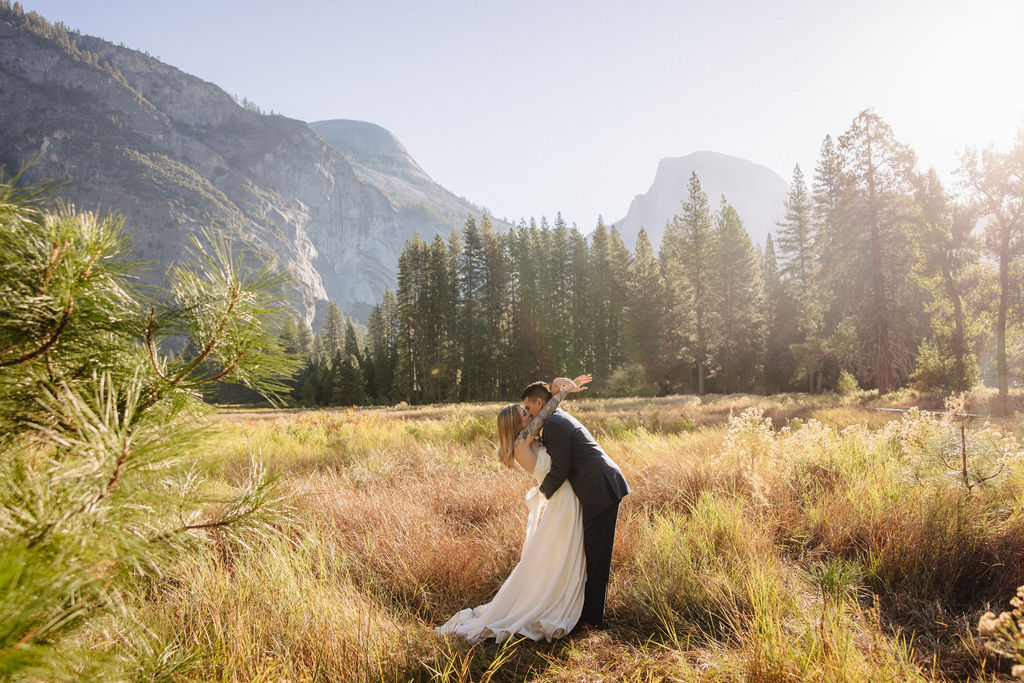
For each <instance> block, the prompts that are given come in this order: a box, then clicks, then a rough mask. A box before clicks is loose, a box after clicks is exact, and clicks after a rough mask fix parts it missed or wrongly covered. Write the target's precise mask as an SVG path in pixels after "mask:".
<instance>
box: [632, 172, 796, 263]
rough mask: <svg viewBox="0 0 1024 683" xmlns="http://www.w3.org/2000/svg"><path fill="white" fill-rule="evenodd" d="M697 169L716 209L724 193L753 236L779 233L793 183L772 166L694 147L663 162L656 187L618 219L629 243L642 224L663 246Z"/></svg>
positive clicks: (758, 238) (756, 240)
mask: <svg viewBox="0 0 1024 683" xmlns="http://www.w3.org/2000/svg"><path fill="white" fill-rule="evenodd" d="M693 172H696V173H697V177H699V178H700V184H701V189H702V190H704V193H705V194H706V195H707V196H708V203H709V205H710V206H711V209H712V211H717V210H718V206H719V202H720V201H721V198H722V195H723V194H724V195H725V198H726V200H727V201H728V202H729V203H730V204H732V206H733V207H734V208H735V209H736V212H737V213H739V215H740V218H741V219H743V225H744V227H746V229H747V232H748V233H750V237H751V239H752V240H753V241H754V243H755V244H760V245H762V246H763V245H764V242H765V238H766V237H767V235H768V233H774V232H775V230H776V228H775V222H776V221H778V220H781V219H782V216H783V214H784V213H785V210H784V208H783V202H784V201H785V199H786V193H787V192H788V191H789V186H788V185H787V184H786V181H785V180H783V179H782V178H781V177H780V176H779V175H778V174H777V173H776V172H775V171H773V170H771V169H770V168H767V167H765V166H761V165H759V164H755V163H753V162H751V161H747V160H746V159H740V158H738V157H733V156H729V155H726V154H719V153H718V152H695V153H693V154H689V155H687V156H685V157H672V158H667V159H662V160H661V162H659V163H658V172H657V174H656V175H655V177H654V184H652V185H651V189H650V190H648V191H647V193H646V194H640V195H637V196H636V197H635V198H634V199H633V201H632V203H631V204H630V205H629V211H628V212H627V213H626V217H625V218H623V219H622V220H620V221H618V222H617V223H615V227H616V228H617V229H618V231H619V233H620V234H621V235H622V240H623V242H625V244H626V246H628V247H630V248H632V247H633V245H634V244H635V243H636V237H637V234H638V233H639V232H640V228H641V227H643V228H644V229H645V230H646V231H647V236H648V238H650V240H651V243H652V244H653V245H654V247H655V249H657V248H658V245H659V244H661V237H662V235H664V234H665V222H666V221H669V220H671V219H672V217H673V216H674V215H676V214H678V213H679V212H680V210H681V207H682V202H684V201H686V200H687V194H688V191H689V186H690V174H691V173H693Z"/></svg>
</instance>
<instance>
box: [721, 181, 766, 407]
mask: <svg viewBox="0 0 1024 683" xmlns="http://www.w3.org/2000/svg"><path fill="white" fill-rule="evenodd" d="M713 245H714V251H713V254H714V258H713V265H714V267H715V269H716V271H717V273H716V286H715V288H714V290H713V295H714V300H713V306H714V312H715V319H716V320H717V324H718V332H719V342H718V344H717V346H716V348H715V349H714V352H715V355H716V361H715V366H716V367H717V368H719V370H718V372H719V376H720V380H719V381H718V382H716V384H717V385H718V386H719V388H720V389H722V390H725V391H728V392H735V391H752V390H753V389H754V385H755V383H756V382H757V380H758V379H759V376H760V370H761V366H760V362H761V359H762V357H763V349H764V319H763V314H762V308H763V301H764V297H763V292H762V289H761V269H760V266H759V263H758V255H757V251H756V250H755V249H754V245H753V243H752V242H751V240H750V235H748V234H747V231H746V229H745V228H744V227H743V223H742V221H741V220H740V217H739V214H737V213H736V210H735V209H734V208H733V207H732V206H731V205H729V203H728V202H727V201H726V199H725V197H722V202H721V206H720V208H719V211H718V214H717V215H716V217H715V239H714V241H713Z"/></svg>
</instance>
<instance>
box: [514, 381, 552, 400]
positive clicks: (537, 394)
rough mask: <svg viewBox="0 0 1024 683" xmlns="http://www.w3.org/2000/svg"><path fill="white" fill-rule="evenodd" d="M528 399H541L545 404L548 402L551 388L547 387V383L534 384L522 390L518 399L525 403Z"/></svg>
mask: <svg viewBox="0 0 1024 683" xmlns="http://www.w3.org/2000/svg"><path fill="white" fill-rule="evenodd" d="M528 398H542V399H544V401H545V402H547V401H550V400H551V387H550V386H548V383H547V382H534V383H533V384H531V385H529V386H527V387H526V388H525V389H523V393H522V395H521V396H520V397H519V399H520V400H521V401H525V400H526V399H528Z"/></svg>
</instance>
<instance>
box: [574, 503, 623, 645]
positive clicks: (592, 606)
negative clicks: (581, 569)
mask: <svg viewBox="0 0 1024 683" xmlns="http://www.w3.org/2000/svg"><path fill="white" fill-rule="evenodd" d="M618 516H619V503H618V502H617V501H616V502H615V503H614V504H612V505H609V506H608V509H606V510H604V511H603V512H600V513H598V514H596V515H594V516H593V517H591V518H590V519H584V520H583V554H584V555H586V558H587V583H586V585H585V586H584V588H583V612H582V613H581V614H580V621H579V623H580V625H589V626H597V627H601V626H603V625H604V623H603V622H604V601H605V597H606V596H607V594H608V574H609V572H610V571H611V567H612V543H613V542H614V541H615V522H616V520H617V518H618Z"/></svg>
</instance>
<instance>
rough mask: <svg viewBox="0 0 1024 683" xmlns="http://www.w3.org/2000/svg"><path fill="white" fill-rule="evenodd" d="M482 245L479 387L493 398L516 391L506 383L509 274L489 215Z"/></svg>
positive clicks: (505, 256)
mask: <svg viewBox="0 0 1024 683" xmlns="http://www.w3.org/2000/svg"><path fill="white" fill-rule="evenodd" d="M480 228H481V230H480V235H481V237H482V239H483V247H484V271H485V278H484V286H483V291H482V297H483V312H484V320H485V323H486V331H485V337H484V341H485V345H484V355H485V357H486V358H487V359H488V363H487V366H486V367H487V372H486V373H485V375H484V384H483V386H481V387H479V389H480V390H481V391H482V393H483V397H484V398H486V399H488V400H494V399H497V398H499V397H501V396H508V395H510V394H513V393H514V392H515V387H514V386H512V385H511V383H510V382H509V379H510V378H509V374H510V371H511V367H510V366H509V363H508V354H509V349H510V347H511V326H512V323H511V310H510V305H509V304H510V302H511V300H512V296H511V287H512V281H511V274H510V266H509V259H508V255H507V253H506V251H505V247H504V244H503V243H502V240H501V238H500V237H499V236H498V235H496V234H495V233H494V230H493V226H492V224H491V221H490V218H488V217H487V216H486V215H485V216H483V218H482V219H481V221H480Z"/></svg>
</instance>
